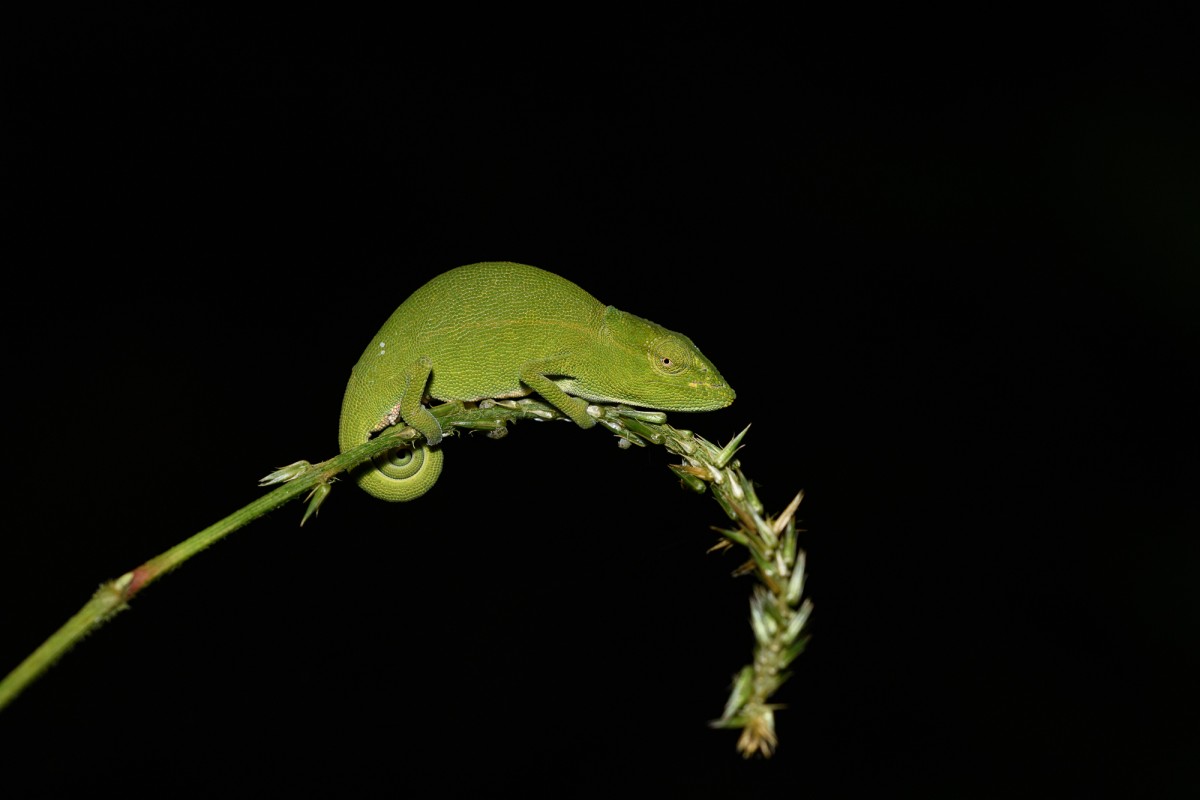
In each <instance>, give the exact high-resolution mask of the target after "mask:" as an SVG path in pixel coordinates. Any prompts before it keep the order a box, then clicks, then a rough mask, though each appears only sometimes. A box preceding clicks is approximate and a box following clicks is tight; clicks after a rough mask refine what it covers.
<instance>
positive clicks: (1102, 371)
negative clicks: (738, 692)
mask: <svg viewBox="0 0 1200 800" xmlns="http://www.w3.org/2000/svg"><path fill="white" fill-rule="evenodd" d="M1187 32H1188V23H1187V20H1186V19H1185V18H1184V17H1183V16H1182V15H1178V16H1176V15H1172V14H1159V13H1155V12H1137V13H1134V12H1131V11H1128V10H1123V9H1120V8H1118V7H1111V8H1107V9H1092V10H1089V11H1088V12H1087V13H1086V14H1066V13H1062V14H1061V15H1057V16H1056V15H1053V14H1048V13H1047V12H1046V11H1045V10H1044V9H1034V8H1030V9H1021V8H1019V7H1013V6H1007V5H1006V6H1004V7H1003V8H999V7H997V8H994V9H991V10H988V11H986V12H983V11H978V12H970V13H965V12H964V11H963V10H962V9H960V8H955V9H941V8H938V9H934V8H932V7H930V8H927V9H926V10H924V11H919V12H914V11H913V10H911V9H909V8H907V7H904V8H903V9H902V10H893V11H885V12H882V13H881V12H879V11H877V10H870V9H867V8H846V9H844V10H838V11H833V10H812V9H804V10H796V11H793V12H792V13H791V14H790V15H780V16H771V15H766V16H756V15H754V14H751V13H738V14H720V13H715V12H711V13H709V12H696V11H687V12H681V13H680V14H679V15H678V16H666V15H663V16H661V17H652V16H647V15H644V14H643V13H642V12H640V11H634V10H631V9H630V10H625V11H621V12H617V11H612V10H606V9H604V8H602V7H596V8H589V9H586V10H584V9H579V10H574V11H571V12H570V13H568V12H566V11H559V10H552V9H548V10H546V11H545V12H543V13H539V14H536V15H533V14H531V15H529V16H519V15H513V14H510V13H508V12H499V13H494V12H493V13H490V14H486V15H484V16H480V14H479V13H478V12H475V11H468V10H467V9H466V8H465V7H464V8H462V9H458V10H456V11H454V12H453V13H450V14H447V15H446V16H444V17H440V18H434V17H428V18H421V17H418V16H414V15H411V14H410V15H395V16H388V17H377V16H372V15H369V14H367V13H365V12H363V13H362V14H354V13H350V12H344V13H338V14H328V15H324V16H323V15H317V14H303V15H298V14H295V13H292V14H287V15H283V14H280V15H274V14H266V13H263V14H259V15H257V16H255V15H234V14H231V15H229V16H220V15H217V14H213V13H210V12H207V11H192V12H184V11H180V10H178V9H171V10H165V9H164V10H159V11H157V12H153V13H151V14H150V16H146V17H141V16H139V17H134V16H133V15H119V14H118V15H115V16H110V15H101V14H98V13H97V14H91V15H89V16H86V17H79V16H70V15H67V14H65V13H63V14H61V15H59V16H58V17H57V18H53V15H41V16H37V17H36V18H35V17H34V16H28V17H26V18H24V19H21V20H17V21H15V22H14V23H13V24H12V25H10V26H9V27H8V30H7V32H6V39H8V43H7V45H6V48H5V52H6V53H7V56H6V58H7V59H10V64H9V67H7V68H6V69H5V75H6V78H5V80H6V84H7V86H6V89H5V99H4V105H5V113H4V116H5V121H4V130H5V140H6V143H5V146H4V151H5V159H4V176H3V177H4V183H5V187H6V192H5V194H6V195H7V198H6V199H7V202H8V203H9V210H8V211H6V214H5V217H6V222H7V223H8V225H6V227H8V228H9V230H10V233H9V234H8V235H7V236H6V239H7V240H8V241H9V243H10V246H9V247H6V251H7V255H6V258H5V260H6V262H7V264H8V267H9V269H8V270H6V273H7V275H8V277H7V281H6V288H5V296H6V299H7V303H6V308H7V312H6V314H5V317H6V321H5V322H6V328H7V330H6V336H5V342H6V348H5V354H6V356H7V360H8V374H9V378H10V380H9V382H8V384H7V393H8V399H9V403H8V406H9V409H10V411H9V415H8V420H9V426H8V430H9V433H10V436H9V438H8V441H9V443H10V446H9V449H8V462H9V469H8V470H6V472H7V473H8V477H7V480H6V488H7V492H6V494H7V502H6V503H5V515H4V522H5V524H4V534H3V537H2V539H0V565H2V566H3V576H4V581H3V582H2V583H0V626H2V627H0V660H2V662H3V665H15V664H16V663H18V662H19V661H20V659H21V658H22V657H23V656H24V655H26V654H27V653H28V652H29V651H30V650H32V649H33V648H34V647H35V646H36V645H37V644H38V643H39V642H40V641H41V640H42V639H43V638H44V637H45V636H46V635H48V634H49V633H50V632H52V631H53V630H54V629H55V628H56V627H57V626H58V625H59V624H61V623H62V622H63V621H65V620H66V619H67V617H68V616H69V615H70V614H72V613H73V612H74V611H75V610H76V609H78V608H79V606H80V605H82V603H83V602H84V601H85V600H86V599H87V597H88V596H89V594H90V592H91V591H92V589H93V588H94V587H95V586H96V585H97V584H99V583H100V582H101V581H103V580H106V579H110V578H113V577H116V576H118V575H120V574H121V573H123V572H125V571H127V570H129V569H131V568H133V567H134V566H136V565H137V564H139V563H141V562H142V561H144V560H145V559H147V558H149V557H150V556H152V555H154V554H156V553H158V552H160V551H162V550H164V549H166V548H167V547H169V546H171V545H172V544H174V543H175V542H177V541H179V540H181V539H182V538H184V537H186V536H187V535H190V534H191V533H194V532H196V531H198V530H199V529H201V528H203V527H204V526H206V525H208V524H210V523H212V522H214V521H216V520H217V519H219V518H221V517H222V516H224V515H225V514H227V513H230V512H232V511H234V510H235V509H238V508H240V507H241V506H243V505H245V504H246V503H248V502H249V501H251V500H252V499H254V498H255V497H257V496H258V495H259V494H260V492H261V490H260V489H258V488H257V487H256V481H257V479H258V478H259V477H260V476H262V475H263V474H265V473H266V472H268V471H270V470H271V469H274V468H275V467H278V466H280V465H283V464H285V463H288V462H291V461H294V460H297V459H301V458H306V459H310V460H319V459H323V458H326V457H328V456H330V455H333V454H334V451H335V449H336V420H337V416H338V411H339V405H340V401H341V394H342V390H343V387H344V385H345V379H346V377H347V376H348V373H349V369H350V366H351V365H352V363H353V362H354V360H355V359H356V358H357V357H358V355H359V353H360V352H361V351H362V349H363V347H364V346H365V345H366V343H367V341H368V340H369V338H370V337H371V335H372V334H373V333H374V331H375V330H376V328H377V327H378V326H379V325H380V324H382V322H383V321H384V319H386V317H387V316H388V314H389V313H390V312H391V311H392V310H393V308H394V307H395V306H396V305H398V304H399V303H400V302H401V301H402V300H403V299H404V298H405V297H406V296H407V294H408V293H409V292H411V291H412V290H413V289H415V288H416V287H417V286H419V285H420V284H421V283H423V282H424V281H425V280H427V279H429V278H430V277H432V276H433V275H435V274H437V273H439V272H441V271H443V270H445V269H449V268H451V267H454V266H457V265H460V264H465V263H470V262H474V261H484V260H514V261H522V262H525V263H530V264H534V265H537V266H541V267H544V268H546V269H550V270H552V271H555V272H558V273H559V274H561V275H563V276H565V277H568V278H570V279H572V280H574V281H575V282H577V283H579V284H580V285H581V286H583V287H584V288H586V289H588V290H589V291H591V292H592V293H593V294H594V295H596V296H597V297H598V298H600V299H601V300H603V301H604V302H606V303H612V304H614V305H616V306H618V307H620V308H623V309H625V310H628V311H632V312H634V313H637V314H640V315H642V316H646V317H649V318H651V319H654V320H655V321H657V322H660V323H662V324H664V325H666V326H668V327H670V328H673V329H676V330H681V331H684V332H686V333H687V334H688V335H690V336H691V337H692V338H693V339H694V340H695V341H696V342H697V344H698V345H699V346H700V347H701V348H702V349H703V350H704V352H705V353H706V354H707V355H708V356H709V357H710V358H711V359H712V360H713V361H714V362H715V363H716V364H717V365H718V366H719V368H720V369H721V370H722V372H723V373H724V374H725V376H726V377H727V378H728V379H729V380H730V382H731V383H732V384H733V385H734V387H735V388H736V390H737V392H738V399H737V401H736V402H735V403H734V405H733V406H731V407H730V408H728V409H725V410H722V411H720V412H713V413H710V414H703V415H672V420H671V421H672V422H674V423H675V424H676V425H679V426H685V427H690V428H693V429H695V430H696V431H697V432H699V433H700V434H701V435H703V436H705V437H706V438H709V439H711V440H715V441H719V442H724V441H727V440H728V439H729V438H730V437H732V436H733V435H734V434H735V433H736V432H737V431H738V430H740V429H741V428H742V427H744V426H745V425H747V424H752V426H753V427H752V428H751V431H750V433H749V435H748V438H747V440H746V444H745V447H744V449H743V451H742V462H743V465H744V468H745V471H746V472H747V474H748V475H749V476H750V477H751V478H753V479H755V481H756V482H757V483H758V485H759V492H760V496H761V497H762V499H763V500H764V502H765V504H766V505H767V507H768V509H769V510H772V511H779V510H781V509H782V508H783V507H784V506H785V505H786V504H787V502H788V501H789V500H790V499H791V497H792V495H793V494H794V493H795V492H796V491H797V490H799V489H804V490H805V492H806V500H805V501H804V504H803V505H802V506H801V510H800V514H799V516H800V518H801V519H802V524H803V527H805V528H806V529H807V532H806V533H805V534H804V536H803V539H802V542H803V545H804V547H805V548H806V550H807V552H808V559H809V562H808V563H809V572H810V581H809V592H810V596H811V597H812V599H813V600H814V602H815V604H816V611H815V614H814V616H813V620H812V628H811V630H812V632H813V634H814V638H813V640H812V643H811V646H810V649H809V651H808V652H806V653H805V654H804V655H803V656H802V657H801V658H800V659H799V660H798V661H797V663H796V665H795V666H796V668H795V674H794V677H793V678H792V679H791V681H790V682H789V683H788V684H786V685H785V686H784V688H783V689H782V690H781V691H780V693H779V694H778V695H777V698H776V699H777V700H778V701H779V702H780V703H782V704H784V705H785V706H786V708H783V709H781V710H780V711H779V712H778V731H779V736H780V745H779V748H778V751H777V753H776V755H775V757H774V758H771V759H767V760H764V759H751V760H744V759H742V758H741V757H740V756H739V755H738V754H737V753H736V750H735V747H734V743H735V740H736V734H734V733H730V732H725V731H714V730H711V729H709V728H708V727H707V722H708V721H709V720H711V719H713V718H715V717H716V716H718V715H719V714H720V711H721V708H722V705H723V703H724V700H725V697H726V694H727V688H728V684H729V681H730V679H731V677H732V676H733V674H734V673H735V672H736V671H737V670H738V669H739V668H740V666H741V665H742V664H743V663H745V662H746V661H747V660H748V659H749V657H750V654H751V646H752V640H751V636H750V629H749V625H748V624H747V600H748V597H749V592H750V588H751V586H752V584H751V582H750V579H747V578H740V579H735V578H732V577H730V572H731V571H732V570H733V569H734V568H735V567H736V566H737V564H738V563H739V561H740V554H738V553H736V552H735V553H732V554H724V555H721V554H708V553H706V550H707V548H708V547H709V546H710V545H711V544H713V543H714V542H715V541H716V535H715V534H714V533H713V532H712V531H711V530H710V526H713V525H720V524H722V522H723V517H722V515H721V513H720V510H719V509H718V507H717V506H716V505H715V504H714V503H713V502H712V501H711V500H709V499H707V498H704V497H697V496H693V495H690V494H688V493H685V492H682V491H680V490H679V489H678V488H677V482H676V480H675V479H674V477H673V476H672V475H671V473H670V472H669V471H668V470H667V468H666V464H667V463H668V461H669V459H668V458H667V457H666V455H665V454H664V453H663V452H661V451H659V450H655V449H653V448H651V449H646V450H634V451H622V450H619V449H618V448H617V447H615V446H614V443H613V440H612V437H611V436H609V435H608V434H606V433H603V432H601V431H600V430H599V429H594V430H591V431H581V430H579V429H577V428H574V427H572V426H568V425H565V424H557V425H535V424H524V423H523V424H521V425H518V426H516V427H515V428H513V429H512V432H511V435H510V436H509V437H508V438H506V439H504V440H501V441H498V442H497V441H489V440H487V439H485V438H483V437H469V436H468V437H462V438H460V439H456V440H454V441H451V442H449V443H448V445H447V461H446V469H445V472H444V473H443V475H442V478H441V480H440V481H439V483H438V484H437V485H436V487H435V488H434V489H433V490H432V491H431V492H429V494H427V495H426V496H424V497H422V498H421V499H419V500H418V501H415V502H412V503H409V504H404V505H390V504H386V503H382V502H380V501H377V500H374V499H372V498H370V497H368V496H366V495H365V494H363V493H361V492H359V491H357V490H356V489H353V488H352V487H350V486H349V484H347V483H341V484H339V485H337V486H336V488H335V491H334V492H333V494H332V496H331V498H330V499H329V501H328V502H327V503H326V505H325V507H324V508H323V509H322V511H321V514H320V516H319V517H318V518H317V519H316V520H315V521H313V522H310V523H309V524H306V525H305V526H304V527H303V528H300V527H298V525H297V523H298V520H299V515H300V506H299V505H297V506H295V507H288V508H285V509H283V510H280V511H277V512H275V513H273V514H272V515H270V516H268V517H266V518H264V519H262V520H259V521H257V522H255V523H253V524H252V525H251V526H250V527H248V528H246V529H244V530H242V531H240V532H238V533H236V534H234V535H233V536H232V537H230V538H229V539H228V540H226V541H224V542H222V543H220V544H219V545H217V546H216V547H215V548H213V549H211V550H208V551H206V552H205V553H203V554H201V555H200V556H198V557H196V558H195V559H193V560H192V561H190V562H188V563H187V564H186V565H184V566H183V567H182V568H181V569H180V570H179V571H177V572H176V573H174V574H172V575H170V576H169V577H167V578H165V579H163V580H162V581H161V582H160V583H158V584H155V585H154V586H152V587H151V588H150V589H148V590H147V591H146V592H145V593H144V594H142V595H141V596H139V597H138V598H137V600H136V601H135V604H134V610H133V611H131V612H128V613H125V614H123V615H121V616H120V617H118V618H117V619H116V620H115V621H114V622H112V623H110V624H108V625H107V626H106V627H104V628H103V629H102V630H101V631H99V632H98V633H96V634H95V635H94V636H92V637H91V638H89V639H88V640H87V641H85V642H84V643H82V644H81V645H80V646H79V647H78V648H77V649H76V650H75V651H73V652H72V653H70V654H69V655H68V656H67V657H66V658H65V659H64V660H63V661H62V662H60V663H59V664H58V665H57V666H56V667H55V668H54V669H53V670H52V671H51V672H50V673H49V674H48V675H46V676H45V677H44V678H43V679H42V680H41V681H39V682H38V683H37V684H35V685H34V686H33V687H32V688H31V689H30V690H29V691H28V692H27V693H26V694H24V695H23V696H22V697H21V698H20V699H18V700H17V701H16V702H15V703H14V704H13V705H12V706H11V707H10V708H8V709H7V710H5V711H4V712H3V713H2V714H0V742H2V744H3V750H0V753H2V754H3V755H2V758H3V762H4V765H3V769H2V771H0V781H2V782H3V784H4V786H3V788H2V789H0V793H4V794H11V796H13V797H17V796H29V795H30V794H35V793H36V792H35V791H34V788H35V787H40V788H42V789H44V790H46V792H47V793H50V792H62V791H73V792H81V791H84V790H86V791H89V792H90V791H94V790H98V789H101V788H111V789H114V790H121V791H129V792H140V791H145V790H148V789H151V788H154V789H162V790H164V791H169V792H170V793H171V794H172V795H177V796H188V795H192V794H194V795H196V796H201V795H203V796H212V794H213V793H216V792H226V791H229V792H236V791H239V790H249V791H270V790H273V789H277V790H281V791H285V792H288V793H293V794H294V793H337V794H339V795H343V794H352V793H359V792H364V791H372V792H381V791H392V792H394V793H396V794H405V793H408V792H409V791H410V790H416V789H417V788H418V787H425V788H424V789H423V790H422V791H421V794H422V795H430V794H432V795H434V796H439V795H440V796H453V795H456V794H459V793H460V792H466V791H469V790H475V791H488V792H498V791H502V790H503V791H519V792H521V793H523V794H526V795H533V796H539V795H542V796H577V795H584V794H588V793H589V792H591V791H597V792H604V793H609V792H613V791H626V790H632V789H647V790H653V791H657V792H660V793H664V794H667V795H668V796H684V797H739V796H756V797H765V796H769V795H768V794H766V793H767V792H769V791H778V792H784V791H787V792H792V793H794V796H806V797H816V798H820V797H846V796H896V795H910V796H911V795H918V796H922V797H1012V796H1018V795H1019V796H1054V797H1081V796H1088V797H1093V796H1097V795H1100V794H1126V793H1129V794H1136V795H1137V796H1143V797H1147V796H1152V797H1176V796H1188V792H1189V790H1191V791H1194V790H1196V789H1197V788H1198V786H1200V766H1198V765H1200V721H1198V713H1197V712H1198V708H1200V689H1198V688H1197V685H1196V681H1195V678H1194V675H1195V674H1196V672H1197V668H1198V667H1200V648H1198V646H1197V641H1198V637H1197V628H1198V626H1200V601H1198V600H1197V590H1196V576H1197V575H1198V574H1200V572H1198V569H1200V557H1198V556H1200V548H1198V545H1197V533H1198V532H1200V530H1198V525H1197V523H1198V521H1200V518H1198V515H1197V503H1196V478H1197V470H1196V453H1197V449H1196V446H1195V445H1196V442H1195V439H1194V434H1195V418H1194V416H1195V405H1194V404H1195V402H1196V399H1197V388H1198V385H1197V377H1196V376H1197V370H1196V359H1197V354H1198V351H1200V347H1198V345H1200V324H1198V322H1197V320H1198V317H1197V312H1198V310H1200V307H1198V302H1197V298H1198V295H1200V271H1198V269H1197V266H1198V264H1200V223H1198V220H1200V190H1198V187H1200V145H1198V143H1200V110H1198V109H1200V106H1198V100H1197V98H1198V96H1200V95H1198V94H1197V90H1198V88H1200V86H1198V85H1197V82H1196V79H1195V78H1196V73H1195V72H1193V71H1192V70H1191V69H1190V64H1189V63H1188V61H1187V58H1188V55H1189V53H1188V47H1189V46H1191V45H1190V43H1189V42H1188V41H1187V40H1188V33H1187ZM0 668H3V669H7V668H8V666H0ZM16 787H21V788H22V792H21V793H20V794H17V793H10V792H9V791H6V790H8V789H14V788H16Z"/></svg>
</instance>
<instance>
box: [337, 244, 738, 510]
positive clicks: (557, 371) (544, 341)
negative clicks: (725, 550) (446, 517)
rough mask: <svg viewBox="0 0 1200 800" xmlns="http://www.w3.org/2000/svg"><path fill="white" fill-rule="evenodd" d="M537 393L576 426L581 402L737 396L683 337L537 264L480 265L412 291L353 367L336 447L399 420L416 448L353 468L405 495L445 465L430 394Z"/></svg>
mask: <svg viewBox="0 0 1200 800" xmlns="http://www.w3.org/2000/svg"><path fill="white" fill-rule="evenodd" d="M533 392H537V393H538V394H539V395H541V396H542V398H543V399H545V400H546V402H548V403H549V404H550V405H552V406H554V407H555V408H557V409H558V410H560V411H562V413H564V414H566V415H567V417H569V418H570V419H571V420H572V421H574V422H575V423H576V424H577V425H579V427H581V428H590V427H592V426H593V425H595V424H596V420H595V418H593V417H592V416H590V415H589V414H588V411H587V409H588V401H591V402H604V403H627V404H629V405H633V406H640V407H643V408H649V409H654V410H657V411H712V410H715V409H718V408H724V407H725V406H727V405H729V404H730V403H732V402H733V399H734V392H733V389H731V388H730V387H729V384H727V383H726V382H725V379H724V378H722V377H721V374H720V373H719V372H717V368H716V367H714V366H713V365H712V362H710V361H709V360H708V359H707V358H705V357H704V356H703V355H702V354H701V353H700V351H699V350H698V349H697V348H696V346H695V345H694V344H692V341H691V339H689V338H687V337H686V336H683V335H682V334H678V333H675V332H673V331H669V330H667V329H666V328H664V327H662V326H661V325H657V324H655V323H653V322H650V321H649V320H646V319H642V318H641V317H635V316H634V315H633V314H628V313H626V312H624V311H619V310H617V309H615V308H613V307H612V306H605V305H604V304H603V303H601V302H600V301H598V300H596V298H594V297H592V296H591V295H590V294H588V293H587V292H585V291H584V290H583V289H581V288H579V287H578V286H576V285H575V284H574V283H571V282H570V281H568V280H567V279H565V278H562V277H559V276H558V275H555V274H554V273H552V272H547V271H545V270H542V269H538V268H537V267H530V266H526V265H524V264H514V263H511V262H484V263H480V264H468V265H466V266H464V267H458V268H456V269H452V270H450V271H449V272H444V273H442V274H441V275H438V276H437V277H435V278H433V279H432V280H430V281H429V282H428V283H426V284H425V285H424V286H422V287H421V288H420V289H417V290H416V291H415V292H413V293H412V295H411V296H410V297H409V298H408V299H407V300H405V301H404V302H403V303H402V304H401V305H400V307H399V308H397V309H396V311H395V312H394V313H393V314H392V316H391V317H389V318H388V321H387V322H385V323H384V325H383V327H382V328H381V329H380V330H379V333H377V334H376V335H375V337H374V338H373V339H372V340H371V343H370V344H369V345H368V346H367V349H366V351H365V352H363V354H362V357H361V358H360V359H359V360H358V363H357V364H355V365H354V369H353V370H351V372H350V382H349V383H348V384H347V386H346V394H345V397H344V398H343V400H342V417H341V423H340V429H339V434H338V439H339V444H340V447H341V450H342V452H345V451H346V450H349V449H350V448H352V447H355V446H357V445H359V444H362V443H363V442H365V441H367V440H368V439H369V438H370V437H371V436H372V434H374V433H377V432H378V431H381V430H383V429H384V428H386V427H388V426H390V425H395V424H396V423H397V422H399V421H403V422H404V423H405V424H407V425H411V426H412V427H413V428H415V429H416V430H417V431H418V432H420V433H421V435H422V436H424V437H425V444H424V445H418V446H415V447H414V448H413V449H412V450H409V451H407V452H406V453H405V454H403V455H400V456H396V455H392V456H390V458H389V459H387V460H385V459H382V458H381V459H379V460H377V461H376V462H374V463H373V464H368V465H366V467H364V468H362V469H359V470H358V471H357V473H355V480H357V482H358V485H359V486H361V487H362V488H363V489H365V490H366V491H367V492H368V493H370V494H372V495H374V496H375V497H379V498H382V499H384V500H395V501H400V500H412V499H414V498H416V497H420V496H421V495H423V494H424V493H425V492H427V491H429V489H430V487H432V486H433V484H434V483H436V482H437V479H438V475H440V474H441V471H442V451H441V448H440V447H438V445H439V444H440V443H441V441H442V428H441V425H440V424H439V423H438V421H437V419H436V418H435V417H434V415H433V414H432V413H430V411H429V409H428V408H426V407H425V405H423V401H424V400H425V399H426V398H427V397H430V398H433V399H434V400H439V401H462V402H468V401H478V400H484V399H487V398H511V397H523V396H525V395H528V394H531V393H533Z"/></svg>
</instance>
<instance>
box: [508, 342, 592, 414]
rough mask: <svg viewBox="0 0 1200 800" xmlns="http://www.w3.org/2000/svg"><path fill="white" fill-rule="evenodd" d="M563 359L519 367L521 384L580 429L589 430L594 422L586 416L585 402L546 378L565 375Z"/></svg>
mask: <svg viewBox="0 0 1200 800" xmlns="http://www.w3.org/2000/svg"><path fill="white" fill-rule="evenodd" d="M562 362H565V358H563V357H558V356H555V357H551V358H543V359H539V360H537V361H529V362H526V363H525V364H522V365H521V382H522V383H524V384H525V385H526V386H528V387H529V388H530V389H533V390H534V391H535V392H537V393H538V394H540V395H541V396H542V397H543V398H544V399H545V400H546V402H547V403H549V404H550V405H552V406H554V407H555V408H557V409H558V410H559V411H561V412H563V413H564V414H566V415H567V416H568V417H570V419H571V421H572V422H574V423H575V424H576V425H578V426H579V427H581V428H590V427H592V426H593V425H595V424H596V420H595V419H593V418H592V417H590V416H588V413H587V407H588V404H587V401H586V400H583V399H582V398H579V397H571V395H569V394H567V393H566V392H564V391H563V390H562V389H560V388H558V384H556V383H555V382H554V381H552V380H550V379H549V378H547V377H546V376H547V375H565V374H567V373H565V372H563V370H564V369H565V368H566V366H565V363H562Z"/></svg>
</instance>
